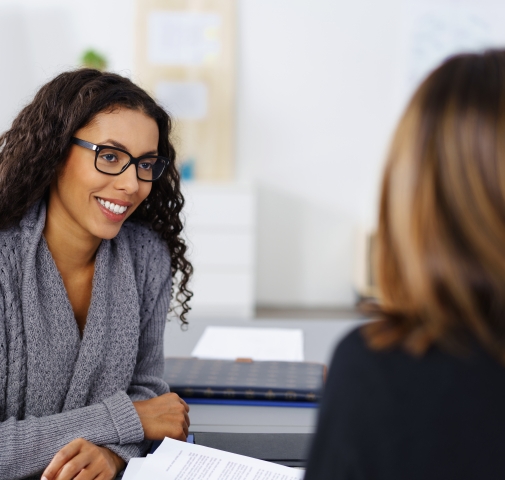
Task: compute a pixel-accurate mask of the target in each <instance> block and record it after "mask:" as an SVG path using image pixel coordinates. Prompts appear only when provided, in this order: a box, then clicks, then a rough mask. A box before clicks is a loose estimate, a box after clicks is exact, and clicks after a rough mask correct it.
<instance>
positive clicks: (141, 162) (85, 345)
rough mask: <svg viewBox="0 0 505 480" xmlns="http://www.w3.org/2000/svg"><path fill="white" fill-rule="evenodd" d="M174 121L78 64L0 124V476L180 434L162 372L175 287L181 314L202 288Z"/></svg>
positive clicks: (112, 457) (111, 459)
mask: <svg viewBox="0 0 505 480" xmlns="http://www.w3.org/2000/svg"><path fill="white" fill-rule="evenodd" d="M170 130H171V121H170V118H169V116H168V115H167V114H166V112H165V111H164V110H163V109H162V108H161V107H160V106H158V105H157V104H156V102H155V101H154V100H153V99H152V98H151V97H150V96H149V95H148V94H147V93H146V92H145V91H143V90H142V89H141V88H139V87H138V86H136V85H135V84H134V83H132V82H131V81H130V80H128V79H127V78H124V77H121V76H119V75H116V74H112V73H102V72H99V71H97V70H93V69H80V70H76V71H71V72H66V73H62V74H61V75H59V76H57V77H56V78H55V79H53V80H51V81H50V82H49V83H47V84H46V85H44V86H43V87H42V88H41V89H40V90H39V92H38V93H37V94H36V95H35V98H34V99H33V101H32V102H31V103H30V104H29V105H27V106H26V107H25V108H24V109H23V110H22V111H21V112H20V113H19V115H18V116H17V117H16V119H15V120H14V122H13V124H12V127H11V128H10V129H9V130H8V131H7V132H5V133H4V134H2V135H1V136H0V246H1V248H0V436H1V438H2V447H1V448H0V478H2V479H15V478H41V475H42V478H43V479H45V480H70V479H73V478H75V479H76V480H88V479H89V480H91V479H100V480H110V479H112V478H114V477H115V476H116V475H117V474H118V473H119V471H120V470H121V469H123V468H124V466H125V462H127V461H128V460H129V459H130V458H131V457H136V456H142V455H144V454H145V453H146V451H147V450H148V448H149V446H150V441H151V440H158V439H162V438H164V437H165V436H168V437H172V438H177V439H181V440H185V439H186V436H187V434H188V427H189V417H188V411H189V407H188V406H187V404H186V403H185V402H184V401H183V400H182V399H180V398H179V397H178V396H177V395H176V394H174V393H170V392H169V388H168V385H167V384H166V383H165V382H164V381H163V380H162V378H161V375H162V373H163V332H164V327H165V323H166V318H167V313H168V311H169V303H170V300H171V297H174V298H173V299H174V300H175V301H176V302H177V303H178V305H176V306H178V307H179V308H180V320H181V321H182V322H183V323H186V315H187V313H188V311H189V305H188V301H189V299H190V298H191V296H192V293H191V292H190V290H189V289H188V281H189V278H190V276H191V273H192V266H191V264H190V262H189V261H188V260H187V258H186V245H185V243H184V241H183V239H182V238H181V232H182V228H183V225H182V220H181V210H182V207H183V204H184V199H183V197H182V195H181V191H180V181H179V174H178V172H177V169H176V166H175V152H174V148H173V146H172V144H171V142H170ZM174 284H175V285H176V288H177V293H176V294H174ZM172 308H173V306H172Z"/></svg>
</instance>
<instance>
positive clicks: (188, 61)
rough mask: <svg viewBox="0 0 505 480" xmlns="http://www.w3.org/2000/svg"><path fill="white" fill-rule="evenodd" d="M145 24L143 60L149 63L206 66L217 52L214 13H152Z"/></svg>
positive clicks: (218, 21) (218, 25) (217, 21)
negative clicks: (145, 37) (145, 42)
mask: <svg viewBox="0 0 505 480" xmlns="http://www.w3.org/2000/svg"><path fill="white" fill-rule="evenodd" d="M147 25H148V26H147V38H148V40H147V58H148V60H149V62H151V63H152V64H155V65H181V66H198V65H202V64H209V63H212V62H214V61H215V60H216V58H217V57H218V55H219V52H220V50H221V43H220V41H219V30H220V28H221V17H220V15H217V14H215V13H199V12H182V11H181V12H170V11H162V10H159V11H153V12H152V13H150V14H149V17H148V23H147Z"/></svg>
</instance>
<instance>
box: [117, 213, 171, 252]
mask: <svg viewBox="0 0 505 480" xmlns="http://www.w3.org/2000/svg"><path fill="white" fill-rule="evenodd" d="M120 235H122V237H123V238H125V239H126V240H127V241H128V243H129V244H130V248H132V249H139V250H147V251H151V252H152V251H153V250H156V251H166V252H167V253H168V246H167V242H166V241H164V240H163V239H162V238H161V235H160V234H159V233H158V232H155V231H154V230H153V228H152V227H151V226H150V225H148V224H146V223H141V222H136V221H131V222H125V223H124V225H123V227H122V228H121V231H120Z"/></svg>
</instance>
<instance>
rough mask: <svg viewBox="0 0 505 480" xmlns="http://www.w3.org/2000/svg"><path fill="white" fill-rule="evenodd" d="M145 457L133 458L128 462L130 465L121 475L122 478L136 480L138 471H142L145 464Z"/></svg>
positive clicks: (122, 479)
mask: <svg viewBox="0 0 505 480" xmlns="http://www.w3.org/2000/svg"><path fill="white" fill-rule="evenodd" d="M144 460H145V458H132V459H130V461H129V462H128V466H127V467H126V470H125V472H124V474H123V476H122V477H121V480H135V477H136V476H137V473H139V472H140V469H141V467H142V465H143V464H144Z"/></svg>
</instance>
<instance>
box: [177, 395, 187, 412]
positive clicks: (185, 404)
mask: <svg viewBox="0 0 505 480" xmlns="http://www.w3.org/2000/svg"><path fill="white" fill-rule="evenodd" d="M179 399H180V401H181V403H182V404H183V405H184V408H185V409H186V412H189V405H188V404H187V403H186V402H185V401H184V400H183V399H182V398H181V397H179Z"/></svg>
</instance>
